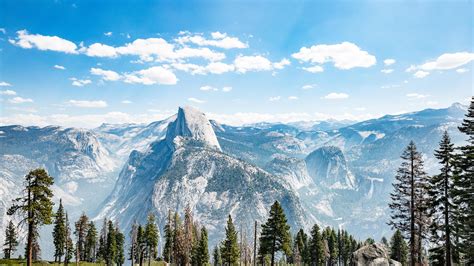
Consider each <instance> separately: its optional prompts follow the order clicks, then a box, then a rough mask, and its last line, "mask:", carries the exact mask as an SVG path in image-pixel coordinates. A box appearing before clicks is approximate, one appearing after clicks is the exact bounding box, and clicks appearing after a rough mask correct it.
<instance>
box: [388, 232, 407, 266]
mask: <svg viewBox="0 0 474 266" xmlns="http://www.w3.org/2000/svg"><path fill="white" fill-rule="evenodd" d="M407 254H408V247H407V243H406V242H405V239H403V235H402V233H401V232H400V230H397V231H395V233H394V234H393V236H392V239H391V240H390V258H391V259H393V260H396V261H398V262H400V263H401V264H402V265H406V263H407Z"/></svg>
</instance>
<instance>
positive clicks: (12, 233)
mask: <svg viewBox="0 0 474 266" xmlns="http://www.w3.org/2000/svg"><path fill="white" fill-rule="evenodd" d="M3 246H4V248H3V253H4V258H5V259H10V258H12V256H13V253H15V251H16V247H17V246H18V236H17V232H16V229H15V225H14V224H13V222H12V221H11V220H10V221H9V222H8V225H7V228H6V229H5V243H4V244H3Z"/></svg>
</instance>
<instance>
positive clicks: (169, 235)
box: [163, 210, 174, 263]
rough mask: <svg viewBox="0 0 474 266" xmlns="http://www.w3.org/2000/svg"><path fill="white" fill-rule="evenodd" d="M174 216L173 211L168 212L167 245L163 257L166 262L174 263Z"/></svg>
mask: <svg viewBox="0 0 474 266" xmlns="http://www.w3.org/2000/svg"><path fill="white" fill-rule="evenodd" d="M171 220H172V214H171V210H169V211H168V222H167V223H166V225H165V228H164V231H165V245H164V247H163V256H164V259H165V261H166V262H168V263H171V262H172V254H173V238H174V236H173V231H174V229H173V223H172V221H171Z"/></svg>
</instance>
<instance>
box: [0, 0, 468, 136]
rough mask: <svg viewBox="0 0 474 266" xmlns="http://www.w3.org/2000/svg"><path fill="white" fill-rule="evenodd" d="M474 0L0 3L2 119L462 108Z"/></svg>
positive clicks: (342, 115)
mask: <svg viewBox="0 0 474 266" xmlns="http://www.w3.org/2000/svg"><path fill="white" fill-rule="evenodd" d="M473 21H474V20H473V2H472V1H431V2H428V1H367V2H359V1H357V2H356V1H285V2H283V1H260V2H258V3H254V1H95V2H94V1H59V0H57V1H0V28H1V32H0V49H1V51H0V97H1V98H0V123H1V124H24V125H48V124H59V125H64V126H78V127H94V126H98V125H99V124H100V123H102V122H108V123H120V122H150V121H153V120H157V119H161V118H164V117H166V116H169V115H171V114H172V113H174V112H175V111H176V109H177V107H178V106H183V105H192V106H195V107H197V108H199V109H200V110H202V111H204V112H206V113H207V114H208V116H209V117H210V118H214V119H216V120H218V121H220V122H222V123H228V124H244V123H253V122H258V121H270V122H276V121H281V122H289V121H298V120H321V119H329V118H335V119H351V120H363V119H367V118H373V117H378V116H381V115H384V114H394V113H401V112H407V111H414V110H420V109H424V108H441V107H446V106H449V105H450V104H452V103H453V102H464V103H466V102H467V99H468V98H469V97H470V96H471V95H473V94H474V93H473V61H474V54H473V40H474V33H473V29H474V27H473V26H474V25H473Z"/></svg>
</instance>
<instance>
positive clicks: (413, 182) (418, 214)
mask: <svg viewBox="0 0 474 266" xmlns="http://www.w3.org/2000/svg"><path fill="white" fill-rule="evenodd" d="M401 158H402V160H403V161H402V164H401V166H400V168H399V169H398V171H397V175H396V176H395V179H396V181H395V183H394V184H393V187H394V192H393V193H391V194H390V196H391V199H392V202H391V203H390V204H389V207H390V210H391V212H392V214H391V220H390V222H389V225H391V226H392V228H395V229H398V230H400V232H402V233H403V234H405V236H407V237H408V238H409V239H410V242H409V245H410V263H411V265H415V263H417V262H418V263H421V261H420V259H421V251H422V250H421V243H422V238H423V237H424V234H423V233H424V231H426V228H424V227H423V225H424V223H425V222H426V220H425V219H426V215H425V214H424V212H425V204H424V200H425V199H426V194H427V193H426V191H425V189H426V174H425V171H424V169H423V159H422V156H421V154H420V153H419V152H418V151H417V149H416V146H415V144H414V143H413V141H412V142H410V144H409V145H408V146H407V148H406V149H405V151H404V152H403V154H402V156H401Z"/></svg>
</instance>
